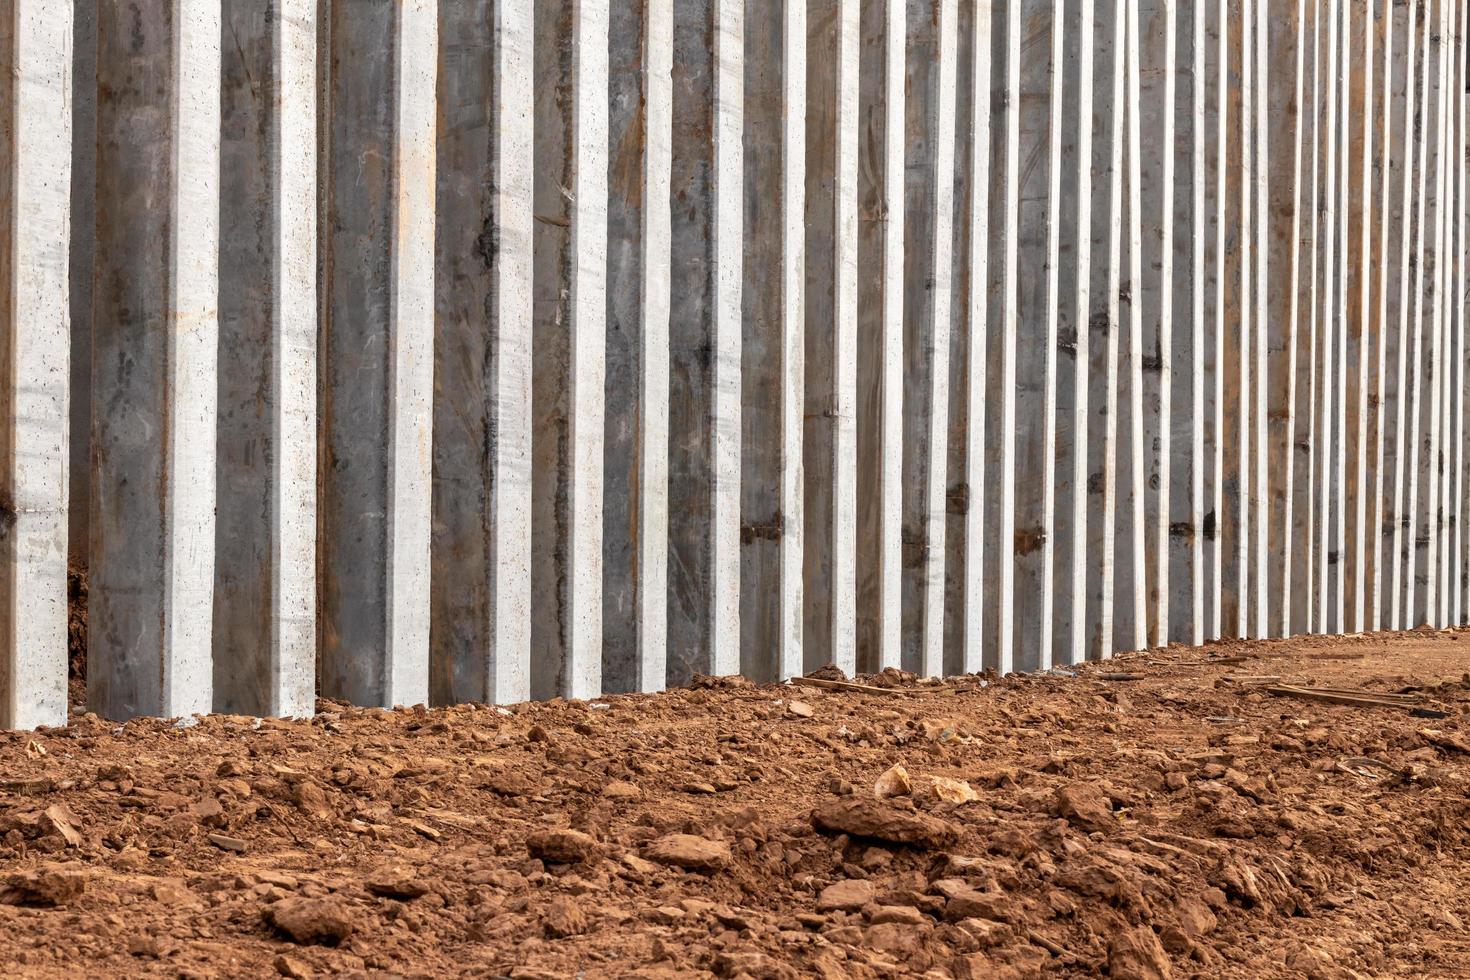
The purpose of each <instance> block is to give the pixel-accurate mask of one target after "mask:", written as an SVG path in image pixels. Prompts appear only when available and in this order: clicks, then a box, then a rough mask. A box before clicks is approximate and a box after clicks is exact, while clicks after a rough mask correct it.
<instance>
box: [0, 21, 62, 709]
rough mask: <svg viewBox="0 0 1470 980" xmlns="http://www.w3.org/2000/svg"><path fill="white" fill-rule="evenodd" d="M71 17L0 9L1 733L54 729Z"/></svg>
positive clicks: (58, 684) (58, 695) (58, 690)
mask: <svg viewBox="0 0 1470 980" xmlns="http://www.w3.org/2000/svg"><path fill="white" fill-rule="evenodd" d="M71 57H72V9H71V4H70V3H68V2H64V0H62V2H57V0H3V2H0V172H3V173H4V174H5V175H6V179H5V180H4V181H3V182H0V728H34V727H36V726H38V725H65V724H66V712H67V698H66V639H67V610H66V558H67V518H66V511H67V462H68V459H67V424H68V417H67V395H68V392H67V383H68V365H67V359H68V350H69V343H68V333H69V330H70V323H69V318H68V315H67V310H68V303H67V299H68V297H67V289H68V287H67V247H68V236H69V234H70V211H69V203H70V201H69V198H70V193H71V187H70V183H69V182H70V179H71V115H70V113H69V111H68V109H69V100H70V98H71V68H72V65H71Z"/></svg>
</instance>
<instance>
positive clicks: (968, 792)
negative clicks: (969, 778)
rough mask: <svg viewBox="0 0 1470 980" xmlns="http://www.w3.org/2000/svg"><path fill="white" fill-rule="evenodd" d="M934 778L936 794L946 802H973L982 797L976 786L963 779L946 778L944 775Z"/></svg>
mask: <svg viewBox="0 0 1470 980" xmlns="http://www.w3.org/2000/svg"><path fill="white" fill-rule="evenodd" d="M933 778H934V795H935V796H937V797H939V799H941V800H943V801H944V802H945V803H973V802H975V801H976V800H978V799H980V794H979V793H977V792H975V788H974V787H973V786H971V785H970V784H969V783H967V782H965V781H964V780H963V779H946V778H945V777H943V776H935V777H933Z"/></svg>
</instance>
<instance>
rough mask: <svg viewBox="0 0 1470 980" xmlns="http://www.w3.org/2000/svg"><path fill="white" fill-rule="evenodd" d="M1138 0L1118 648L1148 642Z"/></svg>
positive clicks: (1129, 128)
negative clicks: (1126, 420)
mask: <svg viewBox="0 0 1470 980" xmlns="http://www.w3.org/2000/svg"><path fill="white" fill-rule="evenodd" d="M1138 3H1139V0H1128V2H1127V4H1126V5H1125V6H1126V10H1125V13H1126V16H1127V41H1126V43H1125V45H1124V50H1125V51H1126V53H1127V57H1126V64H1125V69H1124V84H1125V88H1124V102H1125V104H1126V105H1127V110H1126V121H1125V127H1124V136H1123V139H1124V157H1123V159H1124V163H1125V166H1126V167H1127V170H1126V171H1125V173H1124V177H1123V180H1124V188H1125V198H1124V202H1123V214H1124V221H1125V224H1124V227H1123V233H1124V235H1125V241H1124V252H1123V255H1124V262H1125V265H1124V267H1123V279H1122V285H1121V296H1120V301H1121V303H1122V306H1123V315H1124V317H1125V319H1123V320H1122V321H1120V323H1121V324H1122V330H1121V336H1120V339H1119V344H1120V350H1121V353H1122V355H1123V368H1122V371H1121V373H1120V375H1119V378H1118V384H1119V397H1120V400H1121V401H1122V402H1123V403H1124V404H1125V405H1126V409H1127V413H1128V414H1127V419H1128V422H1127V427H1126V428H1125V429H1124V430H1123V432H1122V434H1121V437H1120V439H1119V440H1118V456H1117V465H1118V512H1117V521H1118V532H1117V533H1118V537H1117V539H1116V542H1115V555H1116V558H1115V561H1116V562H1117V573H1118V591H1117V593H1116V594H1115V599H1114V609H1115V613H1114V615H1115V617H1116V619H1115V623H1114V632H1113V635H1114V643H1115V648H1116V649H1118V650H1142V649H1144V648H1145V647H1146V646H1147V645H1148V612H1147V603H1148V571H1147V566H1148V550H1147V545H1146V533H1147V519H1146V516H1145V514H1146V512H1145V507H1144V505H1145V501H1146V497H1145V493H1146V486H1147V484H1146V478H1145V473H1146V471H1147V468H1148V467H1147V462H1146V461H1147V459H1148V457H1149V455H1150V453H1149V449H1148V446H1146V445H1145V444H1144V441H1143V432H1144V417H1143V405H1144V393H1143V361H1144V358H1145V356H1146V352H1145V350H1144V347H1143V311H1144V305H1145V300H1144V296H1143V265H1142V261H1143V240H1142V239H1143V225H1142V217H1143V214H1142V212H1143V174H1142V139H1141V135H1140V126H1139V118H1140V113H1139V106H1140V105H1141V103H1142V101H1143V100H1142V98H1141V96H1140V86H1139V75H1140V58H1139V37H1138V21H1139V10H1138Z"/></svg>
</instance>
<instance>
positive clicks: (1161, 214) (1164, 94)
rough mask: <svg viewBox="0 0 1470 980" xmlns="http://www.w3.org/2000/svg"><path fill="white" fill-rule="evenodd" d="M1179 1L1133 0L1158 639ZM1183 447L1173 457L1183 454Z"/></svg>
mask: <svg viewBox="0 0 1470 980" xmlns="http://www.w3.org/2000/svg"><path fill="white" fill-rule="evenodd" d="M1176 15H1177V11H1176V5H1175V3H1174V2H1173V0H1140V2H1139V4H1138V37H1139V48H1138V61H1139V72H1138V86H1139V101H1138V103H1137V105H1138V116H1139V124H1140V128H1141V131H1142V132H1143V133H1148V134H1149V136H1148V137H1146V138H1144V139H1142V140H1141V141H1140V145H1139V173H1140V179H1141V183H1140V186H1139V194H1140V205H1141V207H1140V209H1139V222H1140V228H1141V239H1140V244H1141V247H1142V251H1141V254H1140V257H1139V258H1140V263H1139V264H1140V269H1141V271H1142V274H1143V275H1142V279H1141V280H1140V281H1139V282H1138V283H1137V285H1136V292H1135V295H1137V296H1138V297H1139V298H1140V300H1141V302H1142V323H1143V350H1142V363H1141V367H1142V371H1143V373H1142V382H1143V388H1142V393H1143V450H1144V460H1143V464H1144V469H1143V474H1144V480H1143V488H1142V492H1143V496H1144V513H1145V525H1144V572H1145V578H1146V582H1147V587H1146V591H1145V607H1144V616H1145V630H1146V631H1145V637H1146V642H1147V645H1148V646H1159V645H1161V644H1164V643H1167V642H1168V637H1169V572H1170V563H1169V518H1170V506H1171V505H1170V498H1171V496H1172V494H1173V490H1174V487H1173V484H1172V480H1171V473H1172V471H1173V467H1174V465H1175V460H1173V459H1172V458H1171V457H1172V456H1173V455H1174V442H1173V435H1174V433H1173V407H1174V405H1173V403H1174V397H1173V396H1174V391H1173V388H1174V370H1175V367H1176V364H1177V363H1178V362H1176V360H1175V358H1174V352H1173V348H1174V314H1175V308H1174V292H1175V290H1176V288H1177V287H1178V286H1179V283H1178V282H1176V281H1175V278H1174V277H1175V270H1174V259H1175V255H1174V236H1175V234H1176V222H1175V214H1174V200H1175V196H1176V195H1178V194H1179V193H1180V190H1181V188H1179V187H1177V186H1176V184H1175V168H1176V162H1175V151H1176V150H1177V147H1178V143H1177V141H1176V137H1175V128H1174V127H1175V117H1174V96H1175V89H1176V86H1177V80H1176V79H1175V77H1174V64H1175V59H1176V57H1177V44H1178V38H1177V37H1176V35H1175V26H1176V25H1175V17H1176ZM1187 453H1188V450H1187V448H1185V451H1184V452H1182V453H1180V454H1179V455H1180V459H1179V460H1178V462H1180V463H1184V462H1187V460H1188V455H1187Z"/></svg>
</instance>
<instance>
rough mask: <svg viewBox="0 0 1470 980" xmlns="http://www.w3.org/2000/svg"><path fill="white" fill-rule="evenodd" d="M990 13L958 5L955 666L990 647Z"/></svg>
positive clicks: (952, 391) (949, 616)
mask: <svg viewBox="0 0 1470 980" xmlns="http://www.w3.org/2000/svg"><path fill="white" fill-rule="evenodd" d="M994 16H995V15H994V3H993V2H992V0H968V2H962V3H961V4H960V5H959V22H958V24H957V26H958V29H959V35H958V44H957V52H958V58H959V63H958V66H957V67H958V70H957V74H956V84H955V106H956V117H955V118H956V123H957V129H958V132H957V134H956V142H955V169H956V174H955V219H954V220H955V248H954V262H953V269H954V271H953V287H954V290H953V292H954V299H953V304H952V306H951V310H952V313H953V326H952V329H951V330H950V335H949V336H950V347H949V349H950V361H949V370H950V373H949V378H950V381H949V404H950V434H949V464H948V471H949V490H948V497H949V513H948V519H947V522H946V524H947V526H946V528H945V535H944V543H945V551H946V557H945V564H946V577H945V607H944V633H945V639H944V657H945V660H944V668H945V672H946V673H949V674H968V673H975V672H977V671H979V670H981V669H982V668H983V667H984V654H985V640H984V624H985V604H986V594H985V582H986V581H987V577H986V570H985V534H986V522H985V507H986V502H987V501H988V500H990V499H991V498H992V497H993V496H994V494H993V493H991V492H990V491H989V488H988V487H987V485H986V482H985V455H986V431H985V428H986V422H987V409H986V400H987V396H988V391H987V385H986V368H987V365H986V356H987V351H988V347H989V338H990V334H991V331H990V329H989V320H990V310H989V300H990V291H989V280H990V191H991V180H990V172H991V130H990V116H991V113H990V99H991V81H992V72H991V65H992V59H991V51H992V46H993V36H992V34H993V29H992V26H993V24H994Z"/></svg>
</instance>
